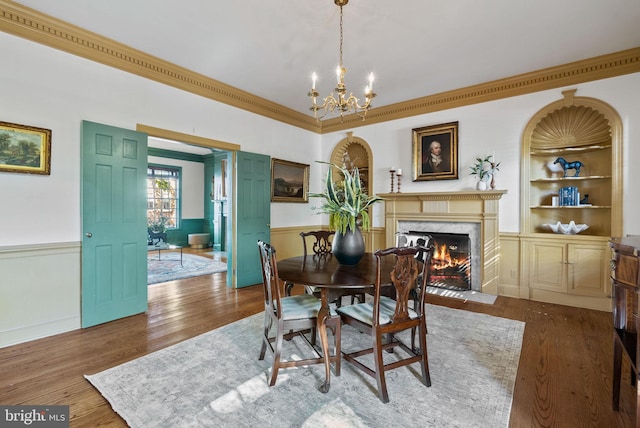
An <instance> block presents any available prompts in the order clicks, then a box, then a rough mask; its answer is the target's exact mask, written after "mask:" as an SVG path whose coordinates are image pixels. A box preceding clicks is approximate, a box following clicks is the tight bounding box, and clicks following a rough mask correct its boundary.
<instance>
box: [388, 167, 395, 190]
mask: <svg viewBox="0 0 640 428" xmlns="http://www.w3.org/2000/svg"><path fill="white" fill-rule="evenodd" d="M389 174H391V192H389V193H393V178H394V177H395V175H396V170H395V169H390V170H389Z"/></svg>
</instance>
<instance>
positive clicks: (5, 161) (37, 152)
mask: <svg viewBox="0 0 640 428" xmlns="http://www.w3.org/2000/svg"><path fill="white" fill-rule="evenodd" d="M0 172H17V173H23V174H42V175H51V130H50V129H44V128H36V127H34V126H27V125H19V124H17V123H9V122H0Z"/></svg>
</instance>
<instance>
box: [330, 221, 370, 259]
mask: <svg viewBox="0 0 640 428" xmlns="http://www.w3.org/2000/svg"><path fill="white" fill-rule="evenodd" d="M331 252H332V253H333V256H334V257H335V258H336V260H338V262H339V263H340V264H341V265H348V266H353V265H356V264H358V262H359V261H360V259H361V258H362V256H363V255H364V238H363V237H362V233H361V232H360V228H359V227H358V226H356V229H355V231H352V230H351V228H349V229H347V231H346V233H345V234H342V232H340V231H337V232H336V234H335V236H334V237H333V243H332V244H331Z"/></svg>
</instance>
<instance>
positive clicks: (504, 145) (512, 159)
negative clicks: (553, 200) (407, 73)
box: [322, 73, 640, 234]
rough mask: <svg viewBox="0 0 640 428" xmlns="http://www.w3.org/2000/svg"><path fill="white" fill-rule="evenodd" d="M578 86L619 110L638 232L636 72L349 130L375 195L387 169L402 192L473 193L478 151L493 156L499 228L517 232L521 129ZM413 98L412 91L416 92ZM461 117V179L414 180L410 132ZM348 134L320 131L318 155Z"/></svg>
mask: <svg viewBox="0 0 640 428" xmlns="http://www.w3.org/2000/svg"><path fill="white" fill-rule="evenodd" d="M572 88H575V89H577V92H576V96H581V97H593V98H598V99H600V100H602V101H604V102H606V103H608V104H610V105H611V106H612V107H613V108H614V109H616V110H617V112H618V114H620V117H621V118H622V123H623V133H624V137H623V138H624V141H623V144H624V150H623V151H624V154H623V157H624V184H623V189H624V197H623V201H624V208H623V210H624V214H623V215H624V233H625V234H640V223H639V222H638V221H636V218H637V213H638V212H639V210H640V191H639V190H638V188H637V187H636V185H635V182H634V179H635V174H634V172H635V171H633V168H634V166H635V165H638V164H640V143H639V141H640V104H639V103H638V94H639V93H640V73H635V74H631V75H627V76H621V77H616V78H611V79H606V80H599V81H595V82H590V83H584V84H580V85H573V86H571V87H567V88H559V89H554V90H549V91H544V92H538V93H535V94H530V95H522V96H519V97H513V98H508V99H503V100H498V101H492V102H487V103H483V104H476V105H471V106H466V107H460V108H456V109H452V110H447V111H441V112H435V113H431V114H425V115H421V116H416V117H410V118H406V119H401V120H396V121H393V122H385V123H380V124H374V125H370V126H364V127H360V128H356V129H354V133H353V135H354V136H357V137H360V138H363V139H364V140H365V141H366V142H367V143H368V144H369V145H370V146H371V149H372V151H373V158H374V159H373V161H374V162H373V173H374V192H376V193H387V192H389V190H390V183H389V168H390V167H391V166H392V165H393V166H395V167H396V168H402V170H403V174H404V176H403V179H402V187H401V190H402V192H407V193H409V192H439V191H448V190H470V189H473V188H474V186H475V176H471V175H469V169H470V167H471V165H472V163H473V162H474V159H475V158H476V157H478V156H482V157H484V156H486V155H491V154H494V153H495V157H496V159H497V161H499V162H501V165H500V172H499V173H498V175H497V178H496V180H497V188H498V189H506V190H507V194H505V195H504V197H503V198H502V199H501V200H500V232H516V233H517V232H519V231H520V153H521V145H522V133H523V132H524V128H525V126H526V125H527V123H528V122H529V120H530V119H531V117H532V116H533V115H534V114H535V113H536V112H538V110H540V109H542V108H543V107H544V106H546V105H547V104H549V103H552V102H554V101H557V100H559V99H562V94H561V92H562V91H563V90H565V89H572ZM416 95H417V94H416ZM455 121H458V122H459V125H458V126H459V128H458V131H459V135H458V160H459V168H458V176H459V179H458V180H442V181H422V182H413V181H412V179H411V177H412V174H411V171H412V132H411V131H412V129H413V128H420V127H423V126H428V125H436V124H440V123H447V122H455ZM345 136H346V134H345V133H344V132H337V133H333V134H327V135H323V136H322V148H323V157H324V158H325V159H328V158H329V156H330V154H331V151H332V150H333V148H334V147H335V145H336V144H337V143H338V142H339V141H340V140H342V139H343V138H344V137H345ZM374 215H375V218H374V226H378V227H381V226H383V225H384V211H383V208H382V206H380V205H378V206H376V209H375V212H374Z"/></svg>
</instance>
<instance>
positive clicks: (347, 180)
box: [309, 161, 383, 235]
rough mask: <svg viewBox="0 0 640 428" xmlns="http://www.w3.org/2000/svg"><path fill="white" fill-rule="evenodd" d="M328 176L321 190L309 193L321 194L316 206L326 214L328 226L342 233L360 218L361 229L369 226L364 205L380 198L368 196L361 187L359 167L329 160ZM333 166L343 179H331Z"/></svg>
mask: <svg viewBox="0 0 640 428" xmlns="http://www.w3.org/2000/svg"><path fill="white" fill-rule="evenodd" d="M318 163H325V164H328V165H329V166H330V167H329V170H328V171H327V178H326V180H325V191H324V193H309V196H310V197H315V198H324V202H323V203H322V205H321V206H320V208H319V211H320V212H321V213H323V214H329V227H330V228H332V229H334V230H335V231H337V232H340V233H342V234H343V235H344V234H345V233H346V232H347V229H351V230H352V231H353V230H355V229H356V222H358V221H359V222H361V223H362V224H361V227H362V230H364V231H367V230H369V227H370V219H369V212H368V211H367V209H368V208H369V207H370V206H371V205H373V204H375V203H376V202H380V201H382V200H383V199H382V198H380V197H378V196H375V195H374V196H369V195H367V194H366V192H365V191H364V190H363V188H362V182H361V181H360V172H359V171H358V168H355V167H354V168H353V169H352V170H351V171H349V170H348V169H346V168H340V167H339V166H337V165H334V164H332V163H328V162H319V161H318ZM333 168H336V169H338V170H339V171H340V173H341V174H342V178H343V179H342V180H338V181H334V179H333Z"/></svg>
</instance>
